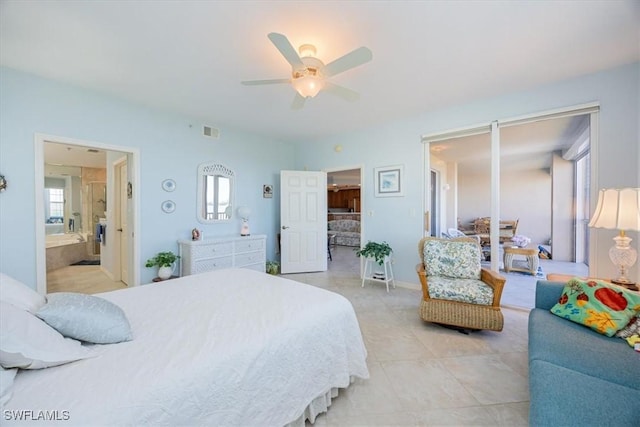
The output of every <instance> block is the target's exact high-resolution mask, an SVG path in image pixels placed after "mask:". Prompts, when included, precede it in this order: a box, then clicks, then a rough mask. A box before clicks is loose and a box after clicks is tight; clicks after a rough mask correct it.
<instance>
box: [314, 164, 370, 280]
mask: <svg viewBox="0 0 640 427" xmlns="http://www.w3.org/2000/svg"><path fill="white" fill-rule="evenodd" d="M353 169H360V248H362V242H365V241H366V240H365V223H364V216H365V212H366V211H365V206H366V199H367V198H366V197H364V196H365V195H366V194H367V193H366V188H365V187H366V186H365V179H364V164H362V163H361V164H359V165H353V166H340V167H332V168H324V169H322V171H323V172H326V173H327V176H328V175H329V173H331V172H341V171H346V170H353ZM328 206H329V200H328V196H327V209H328ZM359 258H360V277H362V275H363V274H364V262H365V258H362V257H359Z"/></svg>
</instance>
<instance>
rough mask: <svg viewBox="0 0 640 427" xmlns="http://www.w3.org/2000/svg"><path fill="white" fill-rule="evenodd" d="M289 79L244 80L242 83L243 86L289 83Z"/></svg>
mask: <svg viewBox="0 0 640 427" xmlns="http://www.w3.org/2000/svg"><path fill="white" fill-rule="evenodd" d="M290 81H291V80H290V79H271V80H245V81H243V82H240V83H242V84H243V85H245V86H256V85H274V84H280V83H289V82H290Z"/></svg>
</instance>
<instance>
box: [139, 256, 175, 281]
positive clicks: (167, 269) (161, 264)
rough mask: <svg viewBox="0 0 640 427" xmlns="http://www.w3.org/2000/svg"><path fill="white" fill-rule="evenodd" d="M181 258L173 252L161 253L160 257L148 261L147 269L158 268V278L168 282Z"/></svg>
mask: <svg viewBox="0 0 640 427" xmlns="http://www.w3.org/2000/svg"><path fill="white" fill-rule="evenodd" d="M179 258H180V256H179V255H176V254H174V253H173V252H171V251H167V252H159V253H158V255H156V256H154V257H153V258H150V259H148V260H147V263H146V264H145V267H155V266H157V267H158V277H159V278H160V279H162V280H166V279H168V278H170V277H171V275H172V274H173V271H174V270H175V269H176V261H177V260H178V259H179Z"/></svg>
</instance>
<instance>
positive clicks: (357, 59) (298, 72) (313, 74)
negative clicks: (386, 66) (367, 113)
mask: <svg viewBox="0 0 640 427" xmlns="http://www.w3.org/2000/svg"><path fill="white" fill-rule="evenodd" d="M267 37H269V40H271V42H272V43H273V44H274V45H275V47H276V48H277V49H278V50H279V51H280V53H281V54H282V56H284V58H285V59H286V60H287V62H288V63H289V64H291V78H288V79H272V80H249V81H243V82H242V84H243V85H248V86H255V85H269V84H280V83H290V84H291V85H292V86H293V88H294V89H295V90H296V92H297V93H296V96H295V98H293V103H292V104H291V108H292V109H294V110H298V109H300V108H302V107H303V106H304V103H305V101H306V100H307V98H313V97H314V96H316V95H317V94H318V92H320V91H321V90H325V91H327V92H328V93H331V94H333V95H337V96H339V97H341V98H343V99H345V100H347V101H355V100H357V99H358V98H359V97H360V95H358V93H357V92H354V91H352V90H351V89H347V88H345V87H342V86H338V85H336V84H334V83H331V82H329V81H327V78H329V77H332V76H335V75H336V74H339V73H342V72H344V71H347V70H350V69H351V68H355V67H357V66H358V65H362V64H364V63H366V62H369V61H371V59H372V58H373V54H372V53H371V50H369V49H368V48H366V47H359V48H358V49H356V50H354V51H352V52H350V53H347V54H346V55H344V56H341V57H340V58H338V59H336V60H334V61H333V62H330V63H328V64H327V65H325V64H324V63H323V62H322V61H321V60H319V59H318V58H316V57H315V55H316V48H315V46H313V45H310V44H303V45H302V46H300V49H299V50H298V52H299V54H298V52H296V50H295V49H294V48H293V46H292V45H291V42H289V40H288V39H287V37H286V36H284V35H282V34H278V33H269V35H268V36H267Z"/></svg>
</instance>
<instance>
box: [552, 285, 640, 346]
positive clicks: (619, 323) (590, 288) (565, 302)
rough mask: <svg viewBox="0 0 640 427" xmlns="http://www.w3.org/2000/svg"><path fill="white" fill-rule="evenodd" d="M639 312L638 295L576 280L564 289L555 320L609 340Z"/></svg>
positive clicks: (615, 287) (620, 289)
mask: <svg viewBox="0 0 640 427" xmlns="http://www.w3.org/2000/svg"><path fill="white" fill-rule="evenodd" d="M638 311H640V294H635V293H633V292H630V291H627V290H626V289H624V288H621V287H618V286H614V285H610V284H608V283H605V282H601V281H596V280H589V281H583V280H579V279H577V278H574V279H571V280H569V281H568V282H567V284H566V285H565V287H564V289H563V291H562V296H561V297H560V299H559V300H558V303H557V304H556V305H554V306H553V307H552V308H551V313H553V314H555V315H556V316H559V317H563V318H565V319H568V320H571V321H572V322H576V323H580V324H581V325H584V326H587V327H589V328H591V329H593V330H595V331H596V332H599V333H601V334H603V335H606V336H608V337H610V336H612V335H613V334H615V333H616V332H617V331H618V330H620V329H622V328H624V327H625V326H626V325H627V324H628V323H629V320H631V318H632V317H634V316H635V315H636V314H637V312H638Z"/></svg>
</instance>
